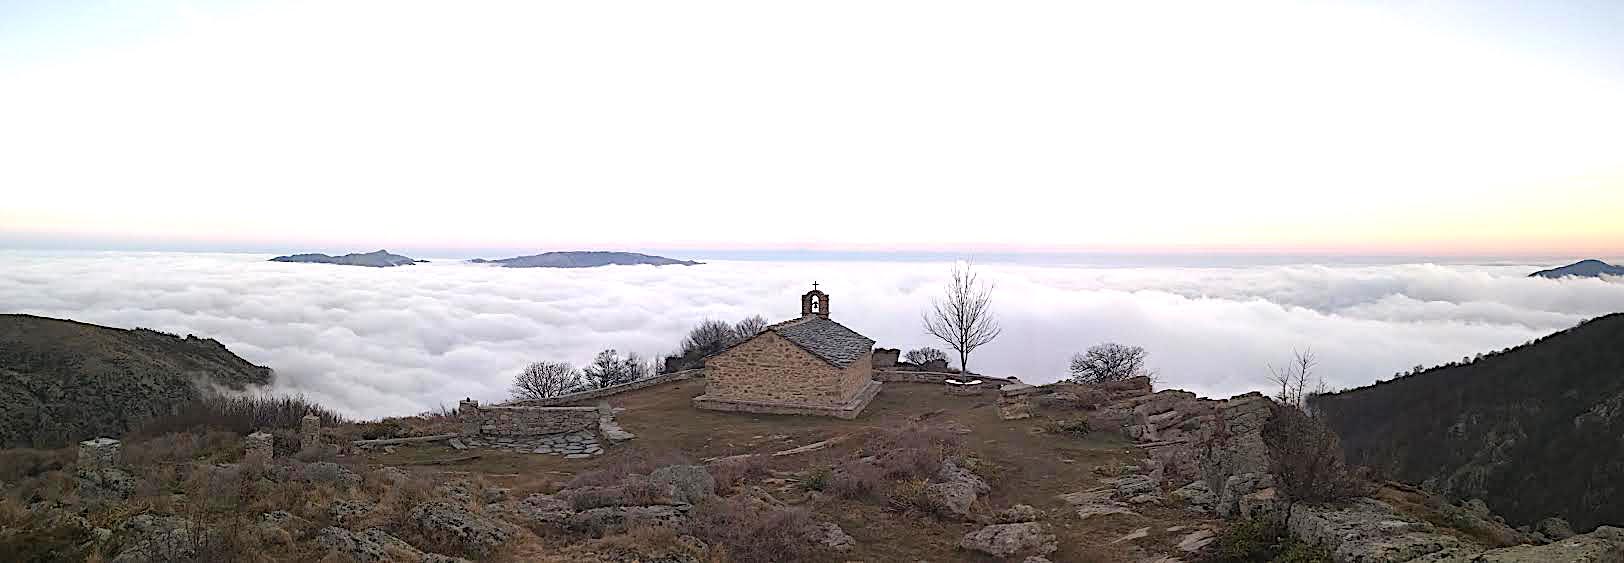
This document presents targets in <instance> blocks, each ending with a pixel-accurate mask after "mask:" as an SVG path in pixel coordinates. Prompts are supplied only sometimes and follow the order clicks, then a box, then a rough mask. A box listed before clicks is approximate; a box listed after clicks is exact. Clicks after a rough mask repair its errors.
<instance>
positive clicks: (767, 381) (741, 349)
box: [705, 332, 872, 406]
mask: <svg viewBox="0 0 1624 563" xmlns="http://www.w3.org/2000/svg"><path fill="white" fill-rule="evenodd" d="M870 361H871V360H870V359H869V357H868V356H866V355H865V356H864V357H863V358H862V359H861V361H858V362H855V363H853V365H852V366H851V367H848V368H847V369H844V370H842V369H839V368H836V367H834V366H831V365H829V363H828V362H825V361H823V360H822V359H819V358H818V357H816V356H813V355H812V354H811V353H810V352H807V351H806V350H804V349H802V348H801V347H799V346H796V345H795V344H794V343H791V342H790V341H789V340H786V339H785V338H784V337H782V336H779V335H778V334H776V333H772V332H765V333H762V334H761V335H760V336H757V337H756V338H752V339H750V340H747V341H745V342H743V343H741V344H739V345H737V346H734V347H733V348H732V349H729V350H728V351H726V352H723V353H721V354H718V355H716V356H713V357H711V358H710V359H708V360H706V362H705V366H706V368H705V372H706V373H705V377H706V387H705V395H706V396H708V397H711V398H713V399H725V400H736V401H761V402H774V403H797V404H804V405H818V406H835V405H840V404H843V403H845V402H847V401H849V400H850V399H851V398H852V396H853V395H855V394H856V393H857V391H858V390H860V389H861V388H862V386H863V384H864V383H865V382H866V381H867V378H868V373H869V372H870V371H871V370H872V367H871V365H870ZM859 378H861V379H859Z"/></svg>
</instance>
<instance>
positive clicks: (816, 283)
mask: <svg viewBox="0 0 1624 563" xmlns="http://www.w3.org/2000/svg"><path fill="white" fill-rule="evenodd" d="M817 290H818V282H812V291H817Z"/></svg>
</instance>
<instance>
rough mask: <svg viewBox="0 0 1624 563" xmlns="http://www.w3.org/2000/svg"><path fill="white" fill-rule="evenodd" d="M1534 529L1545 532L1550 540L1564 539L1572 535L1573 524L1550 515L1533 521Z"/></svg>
mask: <svg viewBox="0 0 1624 563" xmlns="http://www.w3.org/2000/svg"><path fill="white" fill-rule="evenodd" d="M1534 531H1535V532H1539V533H1541V534H1545V537H1547V538H1551V540H1553V541H1555V540H1565V539H1568V538H1571V537H1573V526H1571V525H1569V524H1568V521H1567V520H1563V519H1561V518H1557V517H1555V516H1552V517H1550V518H1546V519H1543V520H1540V521H1538V522H1535V523H1534Z"/></svg>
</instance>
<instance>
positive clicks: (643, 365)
mask: <svg viewBox="0 0 1624 563" xmlns="http://www.w3.org/2000/svg"><path fill="white" fill-rule="evenodd" d="M621 364H622V368H621V369H622V370H623V371H624V372H625V378H626V381H637V380H639V379H643V378H645V377H648V376H650V375H654V374H655V373H658V371H657V370H653V371H651V370H650V369H649V367H650V366H653V365H654V364H653V363H651V362H646V361H643V356H641V355H639V354H638V353H637V352H627V353H626V359H624V360H621ZM622 383H624V382H622Z"/></svg>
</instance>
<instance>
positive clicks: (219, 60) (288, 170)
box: [0, 0, 1624, 256]
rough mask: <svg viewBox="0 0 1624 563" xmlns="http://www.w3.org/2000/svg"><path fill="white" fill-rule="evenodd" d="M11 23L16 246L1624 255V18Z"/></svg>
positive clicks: (93, 10)
mask: <svg viewBox="0 0 1624 563" xmlns="http://www.w3.org/2000/svg"><path fill="white" fill-rule="evenodd" d="M1417 4H1423V3H1414V2H1393V3H1351V4H1346V3H1318V2H1316V3H1272V2H1259V3H1251V2H1192V3H1188V4H1183V3H1161V2H1156V3H1152V2H1098V3H1090V2H1076V1H1066V2H1038V1H1032V2H952V1H941V0H932V1H925V2H885V1H874V0H864V1H857V2H840V1H830V2H797V3H790V2H762V1H759V0H755V1H745V2H703V1H692V2H671V1H656V2H631V1H626V2H516V3H492V2H429V3H416V2H401V1H388V2H328V1H323V2H265V3H259V2H211V3H187V2H182V3H168V2H134V1H119V2H105V3H102V2H70V1H60V2H59V1H33V2H11V1H7V0H0V246H7V245H15V246H27V245H31V244H44V243H62V242H63V241H68V242H74V241H78V242H80V243H83V244H86V245H91V246H94V245H95V244H99V243H108V242H112V241H117V242H119V243H121V244H129V243H131V241H135V243H137V244H149V245H151V246H153V247H154V248H161V247H164V246H166V245H181V244H184V245H198V244H203V245H218V246H220V247H221V248H230V247H232V246H233V245H245V244H255V245H264V244H273V245H275V244H285V245H286V246H287V247H288V250H290V251H296V250H334V251H337V250H357V251H364V250H371V249H374V248H378V247H388V248H391V249H395V248H410V247H414V246H415V247H433V248H492V247H519V248H535V249H536V250H538V251H539V250H567V249H585V248H621V247H626V248H735V249H737V248H811V249H870V250H890V249H935V250H1015V251H1021V250H1031V251H1065V250H1083V251H1126V252H1139V251H1145V252H1155V251H1189V250H1197V251H1199V250H1216V251H1262V252H1274V251H1279V252H1336V253H1362V252H1369V253H1410V252H1413V253H1432V254H1440V253H1441V254H1448V253H1463V254H1508V253H1510V254H1515V253H1555V254H1562V255H1611V256H1618V255H1624V220H1620V217H1621V216H1624V34H1620V33H1618V30H1620V29H1624V3H1617V2H1605V1H1603V2H1519V3H1510V2H1481V1H1473V2H1427V3H1424V5H1417Z"/></svg>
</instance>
